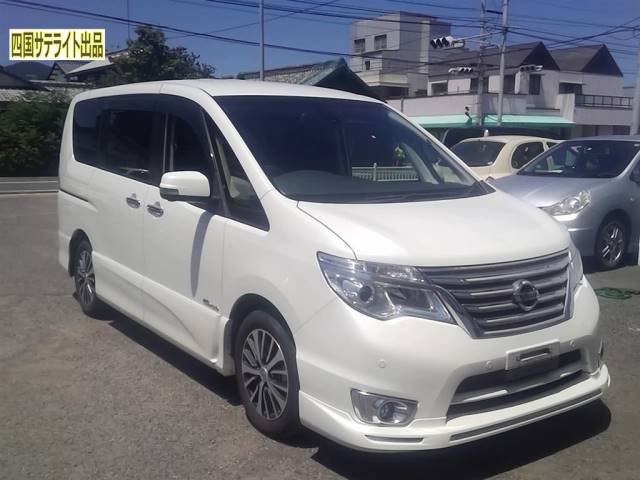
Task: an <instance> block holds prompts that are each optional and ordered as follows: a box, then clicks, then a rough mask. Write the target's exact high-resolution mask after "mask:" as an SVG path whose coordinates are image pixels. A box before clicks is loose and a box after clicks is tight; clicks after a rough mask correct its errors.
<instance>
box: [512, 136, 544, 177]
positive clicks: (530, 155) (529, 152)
mask: <svg viewBox="0 0 640 480" xmlns="http://www.w3.org/2000/svg"><path fill="white" fill-rule="evenodd" d="M543 151H544V147H543V146H542V142H531V143H523V144H522V145H519V146H518V147H517V148H516V149H515V151H514V152H513V155H512V156H511V166H512V167H513V168H515V169H516V170H519V169H520V168H522V167H524V166H525V165H526V164H527V163H529V162H530V161H531V160H533V159H534V157H537V156H538V155H540V154H541V153H542V152H543Z"/></svg>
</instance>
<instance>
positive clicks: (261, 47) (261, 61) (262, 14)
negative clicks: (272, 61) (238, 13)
mask: <svg viewBox="0 0 640 480" xmlns="http://www.w3.org/2000/svg"><path fill="white" fill-rule="evenodd" d="M259 12H260V13H259V15H260V80H264V0H260V8H259Z"/></svg>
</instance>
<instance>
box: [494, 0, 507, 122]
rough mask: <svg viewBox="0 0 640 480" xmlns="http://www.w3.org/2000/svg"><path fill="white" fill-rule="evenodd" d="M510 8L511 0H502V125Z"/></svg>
mask: <svg viewBox="0 0 640 480" xmlns="http://www.w3.org/2000/svg"><path fill="white" fill-rule="evenodd" d="M508 10H509V0H502V45H501V46H500V90H499V92H498V121H497V124H498V126H500V125H502V110H503V105H504V62H505V59H504V57H505V52H506V50H507V30H508V23H507V12H508Z"/></svg>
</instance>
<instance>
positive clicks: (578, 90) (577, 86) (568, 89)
mask: <svg viewBox="0 0 640 480" xmlns="http://www.w3.org/2000/svg"><path fill="white" fill-rule="evenodd" d="M558 91H559V93H575V94H576V95H582V84H581V83H569V82H560V87H559V90H558Z"/></svg>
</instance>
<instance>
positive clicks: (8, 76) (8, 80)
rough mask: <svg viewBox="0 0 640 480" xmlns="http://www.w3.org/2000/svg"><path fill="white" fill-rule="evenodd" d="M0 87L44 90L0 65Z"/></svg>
mask: <svg viewBox="0 0 640 480" xmlns="http://www.w3.org/2000/svg"><path fill="white" fill-rule="evenodd" d="M0 88H3V89H18V88H19V89H24V90H44V88H43V87H41V86H39V85H36V84H34V83H33V82H30V81H29V80H27V79H26V78H22V77H20V76H18V75H16V74H14V73H11V72H10V71H7V70H5V69H4V68H2V67H0Z"/></svg>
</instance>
